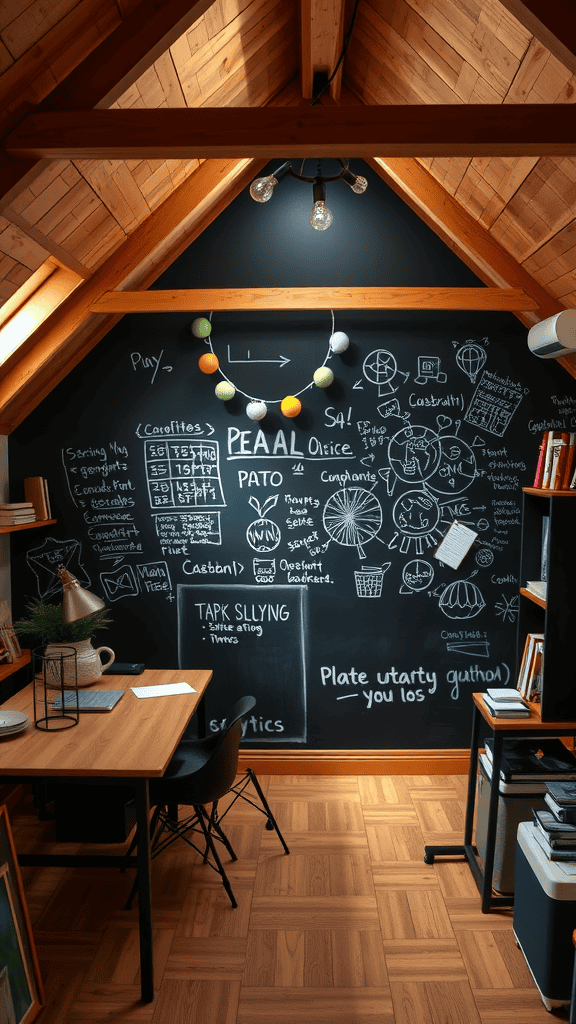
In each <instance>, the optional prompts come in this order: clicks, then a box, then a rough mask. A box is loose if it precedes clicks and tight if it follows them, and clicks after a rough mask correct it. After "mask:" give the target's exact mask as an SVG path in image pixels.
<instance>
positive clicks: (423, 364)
mask: <svg viewBox="0 0 576 1024" xmlns="http://www.w3.org/2000/svg"><path fill="white" fill-rule="evenodd" d="M441 365H442V363H441V360H440V357H439V356H418V376H417V377H415V378H414V383H415V384H430V383H431V382H436V383H437V384H445V383H446V374H445V373H442V371H441V369H440V367H441Z"/></svg>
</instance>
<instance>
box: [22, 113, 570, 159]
mask: <svg viewBox="0 0 576 1024" xmlns="http://www.w3.org/2000/svg"><path fill="white" fill-rule="evenodd" d="M5 145H6V152H7V153H8V154H9V156H10V157H12V158H15V157H17V158H24V159H26V158H30V157H32V158H36V159H38V158H48V159H52V160H54V159H110V160H133V159H151V160H154V159H194V158H198V159H201V158H218V157H220V158H222V157H224V156H225V157H255V158H257V159H273V158H275V157H277V158H282V157H329V156H341V155H344V156H346V157H364V158H365V157H368V156H372V157H376V156H384V157H403V156H422V157H424V156H469V157H472V156H543V155H556V156H559V155H563V156H570V155H576V104H569V103H566V104H558V105H555V104H547V103H541V104H538V103H536V104H532V103H526V104H512V103H510V104H474V105H472V106H464V105H462V104H457V103H456V104H412V105H406V106H398V107H395V106H384V107H380V106H378V107H376V106H353V107H339V106H321V105H318V106H314V107H307V108H305V109H302V108H290V107H260V108H250V107H220V108H214V107H203V108H193V109H188V108H168V109H162V110H160V109H154V110H145V109H131V110H83V111H74V110H68V111H59V112H48V113H40V114H38V113H36V114H31V115H30V116H29V117H27V118H26V119H25V120H24V121H23V122H22V123H21V124H20V125H19V126H18V127H17V128H16V129H15V131H14V132H12V133H11V134H10V135H9V136H8V138H7V139H6V143H5ZM343 149H344V150H345V152H344V153H343V152H342V151H343Z"/></svg>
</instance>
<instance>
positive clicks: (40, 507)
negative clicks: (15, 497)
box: [24, 476, 52, 520]
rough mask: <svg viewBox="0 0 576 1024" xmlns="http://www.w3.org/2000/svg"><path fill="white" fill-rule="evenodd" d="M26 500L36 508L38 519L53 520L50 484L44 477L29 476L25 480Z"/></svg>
mask: <svg viewBox="0 0 576 1024" xmlns="http://www.w3.org/2000/svg"><path fill="white" fill-rule="evenodd" d="M24 498H25V499H26V501H29V502H31V503H32V505H33V506H34V511H35V512H36V519H38V520H44V519H51V518H52V512H51V510H50V497H49V495H48V484H47V482H46V480H45V479H44V477H43V476H27V477H26V479H25V480H24Z"/></svg>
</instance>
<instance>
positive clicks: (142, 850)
mask: <svg viewBox="0 0 576 1024" xmlns="http://www.w3.org/2000/svg"><path fill="white" fill-rule="evenodd" d="M211 678H212V671H211V670H208V669H203V670H190V669H186V670H181V669H148V670H146V671H144V672H143V673H142V675H139V676H113V675H107V676H102V677H101V679H100V680H99V681H98V682H96V683H94V684H93V686H92V687H90V689H95V690H120V689H121V690H125V691H126V692H125V693H124V696H123V697H122V699H121V700H120V701H119V703H118V704H117V705H116V707H115V708H114V709H113V710H112V711H110V712H103V713H82V712H81V713H80V721H79V723H78V725H75V726H73V727H72V728H71V729H64V730H58V731H44V730H42V729H36V728H35V726H34V708H33V692H32V685H31V684H30V685H28V686H27V687H25V688H24V689H23V690H21V691H20V692H19V693H16V694H14V696H13V697H11V698H10V699H9V700H7V701H6V702H5V704H3V705H2V706H3V707H4V708H11V709H13V710H17V711H24V712H25V713H26V714H27V715H28V716H29V718H30V723H31V724H30V726H29V727H28V729H26V731H25V732H22V733H19V734H18V735H16V736H9V737H6V738H4V739H2V740H1V741H0V781H2V777H10V778H14V779H18V780H19V781H20V782H24V781H31V780H32V779H38V778H42V779H63V778H73V779H82V778H86V779H87V778H91V779H106V780H108V781H109V783H110V784H117V785H130V786H132V787H133V788H134V791H135V794H136V827H137V829H138V834H139V836H140V842H139V843H138V851H137V855H136V857H131V858H130V862H131V863H132V864H133V865H134V866H135V867H136V868H137V871H138V908H139V928H140V968H141V972H140V973H141V986H142V999H143V1001H144V1002H152V1000H153V999H154V976H153V967H152V907H151V886H150V838H149V828H148V822H149V817H150V804H149V797H148V779H150V778H159V777H160V776H161V775H163V774H164V772H165V771H166V768H167V766H168V764H169V762H170V759H171V757H172V755H173V753H174V751H175V749H176V747H177V745H178V742H179V740H180V738H181V736H182V733H183V732H184V729H185V728H186V726H187V724H188V722H189V721H190V719H191V717H192V715H193V714H194V712H195V711H196V710H201V701H202V698H203V696H204V692H205V690H206V687H207V686H208V683H209V682H210V680H211ZM182 681H185V682H187V683H190V685H191V686H192V687H193V688H194V690H195V691H196V692H195V693H186V694H177V695H175V696H172V697H153V698H149V699H142V698H138V697H136V696H135V694H133V693H132V692H131V689H130V687H132V686H149V685H156V684H158V683H175V682H182ZM199 706H200V707H199ZM146 840H147V841H146ZM18 859H19V862H20V863H21V864H24V865H29V864H43V865H54V864H57V865H65V866H68V867H70V866H78V865H82V866H90V865H92V866H96V867H103V866H107V867H116V868H118V867H121V866H122V865H123V864H125V863H126V858H124V857H118V856H112V855H110V856H107V855H105V854H103V855H96V856H94V855H88V856H84V855H82V854H79V855H74V856H68V855H63V854H57V855H52V854H24V855H21V856H20V857H19V858H18Z"/></svg>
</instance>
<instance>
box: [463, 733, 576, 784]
mask: <svg viewBox="0 0 576 1024" xmlns="http://www.w3.org/2000/svg"><path fill="white" fill-rule="evenodd" d="M493 753H494V739H493V737H492V736H487V737H486V738H485V740H484V754H481V755H480V758H481V763H482V764H483V766H484V769H485V770H486V774H487V776H488V777H491V775H492V767H491V766H492V761H493ZM500 778H501V780H502V781H503V782H540V783H546V785H548V783H549V782H552V781H554V782H556V781H558V780H566V779H568V780H569V781H570V780H572V779H573V780H574V781H573V782H572V785H574V786H576V757H575V756H574V754H573V753H572V751H571V750H568V749H567V748H566V747H565V746H564V744H563V743H562V741H561V740H559V739H558V737H556V736H552V737H550V736H531V737H530V738H529V739H524V738H523V739H505V740H503V743H502V763H501V766H500Z"/></svg>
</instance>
